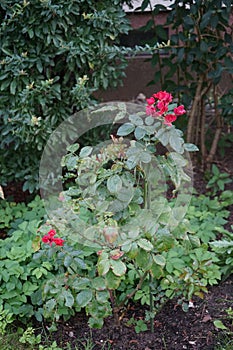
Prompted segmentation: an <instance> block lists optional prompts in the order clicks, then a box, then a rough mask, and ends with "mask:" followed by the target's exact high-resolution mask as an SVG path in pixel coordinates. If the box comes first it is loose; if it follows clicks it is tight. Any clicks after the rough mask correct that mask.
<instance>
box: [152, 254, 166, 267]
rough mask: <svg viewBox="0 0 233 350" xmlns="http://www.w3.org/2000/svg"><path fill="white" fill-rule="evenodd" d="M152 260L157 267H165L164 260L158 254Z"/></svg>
mask: <svg viewBox="0 0 233 350" xmlns="http://www.w3.org/2000/svg"><path fill="white" fill-rule="evenodd" d="M153 260H154V262H155V263H156V264H157V265H159V266H162V267H164V266H165V265H166V259H165V258H164V257H163V256H162V255H160V254H157V255H153Z"/></svg>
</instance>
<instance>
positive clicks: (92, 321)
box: [88, 317, 104, 329]
mask: <svg viewBox="0 0 233 350" xmlns="http://www.w3.org/2000/svg"><path fill="white" fill-rule="evenodd" d="M88 324H89V326H90V328H97V329H101V328H102V327H103V324H104V320H103V319H102V318H94V317H90V318H89V320H88Z"/></svg>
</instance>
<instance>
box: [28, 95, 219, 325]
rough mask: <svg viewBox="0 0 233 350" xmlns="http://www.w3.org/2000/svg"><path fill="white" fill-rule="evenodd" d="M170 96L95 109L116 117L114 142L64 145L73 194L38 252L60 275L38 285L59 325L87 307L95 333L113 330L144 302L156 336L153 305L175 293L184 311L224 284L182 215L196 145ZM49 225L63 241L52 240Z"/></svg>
mask: <svg viewBox="0 0 233 350" xmlns="http://www.w3.org/2000/svg"><path fill="white" fill-rule="evenodd" d="M172 99H173V98H172V95H171V94H170V93H167V92H166V91H160V92H159V93H157V94H154V95H153V96H152V97H151V98H149V99H148V100H147V102H148V105H147V107H146V111H141V112H136V113H129V112H128V111H127V109H126V108H125V110H124V109H123V108H121V111H120V113H117V109H118V107H117V106H116V105H105V106H102V107H100V108H99V109H97V111H94V112H93V113H96V112H98V113H111V112H113V111H115V112H116V113H117V117H116V120H115V121H117V122H119V121H121V125H120V127H119V128H118V130H117V132H116V134H115V135H112V136H111V139H110V142H109V140H108V143H106V144H104V145H103V146H102V147H99V148H94V147H92V146H85V147H83V148H81V149H80V147H79V145H78V144H73V145H72V146H70V147H69V149H68V153H67V154H66V155H65V156H64V158H63V160H62V166H63V167H64V169H65V171H66V176H65V177H64V182H65V183H66V184H67V182H68V184H69V188H68V189H67V190H65V191H63V192H62V193H61V194H60V200H61V203H62V206H61V208H58V209H57V210H54V211H53V215H52V216H53V219H51V220H50V221H49V224H50V226H49V227H48V226H43V227H42V228H41V233H43V234H44V236H43V237H45V236H47V238H46V239H45V238H43V241H44V244H43V246H42V250H40V251H38V252H37V253H36V254H35V256H34V258H35V259H38V261H41V262H42V261H44V260H46V261H51V260H53V264H55V266H56V268H57V272H58V274H57V275H56V276H54V278H53V279H51V280H50V281H49V280H48V281H47V282H46V284H45V285H44V286H43V292H42V297H43V311H42V314H41V315H43V316H45V317H50V318H54V317H55V320H58V319H59V318H60V317H61V316H64V315H65V317H69V316H70V315H71V314H73V312H74V311H80V310H81V309H85V311H86V313H87V314H88V315H90V317H89V325H90V326H91V327H102V325H103V321H104V318H106V317H107V316H108V315H110V314H113V315H114V319H115V323H116V325H119V322H120V319H121V310H122V308H123V307H124V306H125V305H126V304H127V303H128V302H129V300H135V301H140V302H141V304H142V305H143V304H148V305H149V307H150V312H149V314H148V315H149V319H150V323H151V330H153V324H154V323H153V317H154V314H155V304H156V303H157V304H159V303H160V302H162V301H165V300H167V299H169V298H173V297H174V296H178V297H179V298H180V303H181V305H182V306H183V309H186V310H187V308H188V306H187V305H188V304H187V302H188V301H189V300H190V299H191V298H192V295H193V294H194V295H198V296H200V297H203V293H204V292H206V291H207V286H208V285H212V284H215V283H217V280H218V279H220V271H219V267H218V265H217V261H218V259H217V258H216V255H215V254H214V253H213V252H211V251H209V250H208V245H207V244H206V243H205V242H202V241H201V240H200V238H198V237H197V236H196V232H195V231H194V232H192V231H190V230H189V222H188V220H186V219H184V215H185V208H184V206H185V205H186V204H187V201H189V199H190V197H189V188H188V186H187V187H186V185H187V184H189V183H190V181H191V179H190V176H189V175H188V174H187V169H186V167H187V164H188V162H187V159H186V157H185V152H189V151H196V150H197V148H196V146H194V145H193V144H188V143H185V141H184V139H183V135H182V132H181V131H180V130H178V129H176V128H175V126H174V125H172V123H173V122H174V121H175V120H176V119H177V118H178V117H179V116H181V115H183V114H184V113H185V109H184V106H182V105H181V106H177V104H174V103H172ZM121 107H122V106H121ZM109 138H110V137H109ZM169 193H170V196H169ZM51 229H53V230H54V229H55V230H56V232H57V235H58V237H59V238H60V239H62V240H63V241H59V242H60V243H62V244H60V245H57V244H56V241H52V240H49V239H48V238H49V237H50V234H48V231H49V230H51ZM50 232H51V231H50ZM53 233H54V232H53ZM53 237H54V236H52V238H53ZM185 301H186V302H185Z"/></svg>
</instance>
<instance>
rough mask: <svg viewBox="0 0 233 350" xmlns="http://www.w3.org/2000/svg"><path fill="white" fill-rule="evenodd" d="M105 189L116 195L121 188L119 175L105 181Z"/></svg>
mask: <svg viewBox="0 0 233 350" xmlns="http://www.w3.org/2000/svg"><path fill="white" fill-rule="evenodd" d="M107 188H108V190H109V192H111V193H118V192H119V191H120V190H121V188H122V180H121V178H120V176H119V175H113V176H112V177H110V178H109V179H108V180H107Z"/></svg>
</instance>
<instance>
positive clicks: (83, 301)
mask: <svg viewBox="0 0 233 350" xmlns="http://www.w3.org/2000/svg"><path fill="white" fill-rule="evenodd" d="M91 299H92V291H91V290H90V289H86V290H82V291H81V292H80V293H78V295H77V297H76V302H77V304H78V305H79V306H80V307H85V306H86V305H87V304H88V303H89V302H90V301H91Z"/></svg>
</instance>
